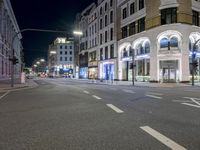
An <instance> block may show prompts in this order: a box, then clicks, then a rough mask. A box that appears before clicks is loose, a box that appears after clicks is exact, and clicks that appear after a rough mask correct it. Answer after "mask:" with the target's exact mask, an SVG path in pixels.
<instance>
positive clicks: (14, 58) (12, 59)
mask: <svg viewBox="0 0 200 150" xmlns="http://www.w3.org/2000/svg"><path fill="white" fill-rule="evenodd" d="M9 60H10V61H12V62H13V64H14V65H15V64H17V63H19V60H18V59H17V58H16V56H14V57H13V58H10V59H9Z"/></svg>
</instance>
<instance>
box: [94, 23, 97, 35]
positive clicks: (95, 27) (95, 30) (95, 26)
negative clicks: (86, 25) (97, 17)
mask: <svg viewBox="0 0 200 150" xmlns="http://www.w3.org/2000/svg"><path fill="white" fill-rule="evenodd" d="M94 32H95V33H97V24H96V23H95V25H94Z"/></svg>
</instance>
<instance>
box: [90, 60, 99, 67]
mask: <svg viewBox="0 0 200 150" xmlns="http://www.w3.org/2000/svg"><path fill="white" fill-rule="evenodd" d="M88 66H89V67H92V66H98V63H97V61H92V62H89V63H88Z"/></svg>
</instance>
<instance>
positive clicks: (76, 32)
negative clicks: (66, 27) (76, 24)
mask: <svg viewBox="0 0 200 150" xmlns="http://www.w3.org/2000/svg"><path fill="white" fill-rule="evenodd" d="M73 33H74V35H78V36H82V35H83V32H82V31H79V30H77V31H74V32H73Z"/></svg>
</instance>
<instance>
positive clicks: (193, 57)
mask: <svg viewBox="0 0 200 150" xmlns="http://www.w3.org/2000/svg"><path fill="white" fill-rule="evenodd" d="M199 41H200V39H198V40H197V41H196V42H195V43H194V45H193V47H192V86H194V74H195V71H196V61H195V59H196V53H197V51H196V46H197V44H198V43H199Z"/></svg>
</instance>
